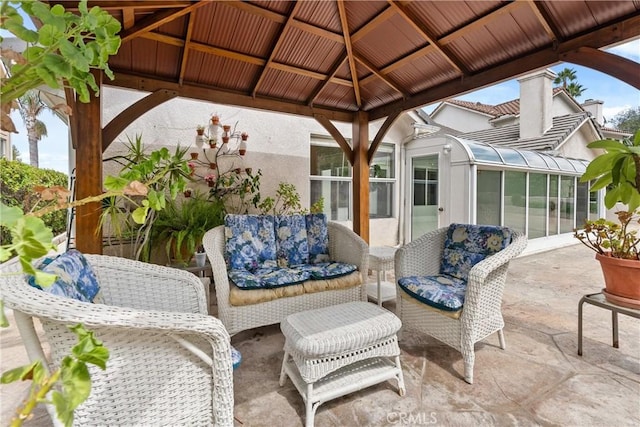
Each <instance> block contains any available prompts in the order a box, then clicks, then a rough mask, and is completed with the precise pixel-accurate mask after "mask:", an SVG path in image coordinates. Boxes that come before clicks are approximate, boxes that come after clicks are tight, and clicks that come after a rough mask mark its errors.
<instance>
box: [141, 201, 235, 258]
mask: <svg viewBox="0 0 640 427" xmlns="http://www.w3.org/2000/svg"><path fill="white" fill-rule="evenodd" d="M221 224H224V205H223V204H222V203H221V202H220V201H218V200H214V201H211V200H208V199H206V198H205V197H204V196H202V195H201V194H198V193H197V192H194V193H193V194H192V195H191V197H190V198H188V199H185V200H183V201H182V202H179V201H176V200H169V201H168V202H167V205H166V207H165V208H164V209H163V210H161V211H159V212H158V216H157V218H156V220H155V222H154V223H153V228H152V231H151V235H152V240H153V241H155V242H158V244H164V247H165V251H166V255H167V259H168V260H169V262H172V263H174V262H175V263H181V264H188V263H189V261H191V258H192V257H193V254H194V253H195V251H196V248H197V247H198V246H199V245H200V244H201V243H202V237H203V236H204V233H206V232H207V231H208V230H209V229H211V228H213V227H215V226H217V225H221Z"/></svg>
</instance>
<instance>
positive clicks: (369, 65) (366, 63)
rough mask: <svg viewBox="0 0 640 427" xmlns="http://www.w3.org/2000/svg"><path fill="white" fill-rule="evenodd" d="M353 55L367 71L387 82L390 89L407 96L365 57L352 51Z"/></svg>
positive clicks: (404, 96)
mask: <svg viewBox="0 0 640 427" xmlns="http://www.w3.org/2000/svg"><path fill="white" fill-rule="evenodd" d="M353 57H354V58H355V59H356V60H357V61H358V62H359V63H361V64H362V65H364V66H365V67H366V68H367V69H368V70H369V71H371V72H372V73H373V74H374V75H376V76H377V77H378V78H379V79H380V80H382V81H383V82H385V83H386V84H387V86H389V87H390V88H391V89H393V90H395V91H396V92H398V93H399V94H400V95H402V97H403V98H406V97H407V94H406V93H405V92H404V91H403V90H402V89H400V87H399V86H398V85H397V84H395V83H394V82H393V81H392V80H391V79H390V78H389V77H387V76H385V75H384V74H383V73H382V72H381V71H380V70H378V69H377V68H376V67H375V66H374V65H373V64H372V63H370V62H369V61H367V60H366V59H365V58H363V57H362V56H360V55H358V54H356V53H354V54H353Z"/></svg>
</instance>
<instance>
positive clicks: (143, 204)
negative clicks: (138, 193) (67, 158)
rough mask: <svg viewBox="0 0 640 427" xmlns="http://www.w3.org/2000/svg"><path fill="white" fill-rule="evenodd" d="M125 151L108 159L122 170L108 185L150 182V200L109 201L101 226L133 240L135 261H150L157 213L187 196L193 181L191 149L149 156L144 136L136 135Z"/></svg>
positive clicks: (120, 197)
mask: <svg viewBox="0 0 640 427" xmlns="http://www.w3.org/2000/svg"><path fill="white" fill-rule="evenodd" d="M125 147H126V148H127V153H126V154H124V155H117V156H113V157H110V158H107V159H105V162H115V163H117V164H119V165H120V166H121V169H120V172H119V175H118V177H107V178H106V179H105V185H107V184H108V185H118V186H121V185H123V184H125V183H126V182H129V181H132V180H140V181H144V182H147V183H148V188H149V192H148V195H147V200H146V201H145V200H142V201H139V200H135V199H134V198H131V197H129V196H128V195H126V194H122V195H118V196H114V197H112V198H110V199H108V200H107V203H106V204H105V206H104V209H103V211H102V215H101V217H100V222H101V225H105V224H109V226H110V230H111V232H112V234H113V235H115V236H116V237H118V238H123V237H130V238H131V240H132V242H133V254H134V258H135V259H138V260H145V261H148V260H149V258H150V251H151V247H150V242H151V239H150V236H151V234H150V233H151V230H152V228H153V224H154V222H155V220H156V211H161V210H162V209H164V208H165V206H166V204H167V199H171V200H173V199H175V198H176V196H177V195H178V194H180V193H182V192H184V190H185V188H186V185H187V183H188V182H189V181H190V180H191V178H190V174H191V170H190V168H189V166H188V164H187V161H186V160H185V158H184V157H185V155H186V153H187V151H188V149H185V148H181V147H179V146H178V147H176V149H175V151H174V152H173V153H170V152H169V150H168V149H167V148H165V147H163V148H161V149H159V150H155V151H153V152H151V153H148V152H147V149H146V147H145V145H144V144H143V142H142V135H136V136H135V139H134V140H131V139H130V138H128V142H127V143H126V144H125ZM141 208H142V209H143V210H140V209H141ZM142 216H143V217H144V221H143V220H142Z"/></svg>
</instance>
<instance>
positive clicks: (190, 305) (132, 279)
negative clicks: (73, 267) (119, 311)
mask: <svg viewBox="0 0 640 427" xmlns="http://www.w3.org/2000/svg"><path fill="white" fill-rule="evenodd" d="M85 257H86V258H87V260H88V261H89V263H90V264H91V266H92V268H93V269H94V271H95V273H96V276H97V278H98V282H99V283H100V293H99V294H98V297H97V300H96V301H97V302H104V303H105V304H108V305H111V306H118V307H130V308H135V309H141V310H160V311H175V312H184V313H201V314H207V313H208V307H207V298H206V295H205V291H204V286H203V284H202V282H201V281H200V280H199V279H198V278H197V277H196V276H195V275H194V274H192V273H189V272H187V271H184V270H180V269H177V268H171V267H165V266H162V265H156V264H149V263H145V262H140V261H133V260H130V259H125V258H120V257H111V256H106V255H90V254H86V255H85Z"/></svg>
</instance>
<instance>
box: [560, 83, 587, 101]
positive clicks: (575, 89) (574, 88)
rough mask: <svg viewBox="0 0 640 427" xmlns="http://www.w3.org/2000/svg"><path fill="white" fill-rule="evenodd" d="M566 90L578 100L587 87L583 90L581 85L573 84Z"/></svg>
mask: <svg viewBox="0 0 640 427" xmlns="http://www.w3.org/2000/svg"><path fill="white" fill-rule="evenodd" d="M565 90H566V91H567V92H569V95H571V96H573V97H574V98H577V97H579V96H580V95H582V92H584V91H585V90H587V88H586V87H584V88H583V87H582V85H581V84H580V83H576V82H571V83H569V84H568V85H567V87H565Z"/></svg>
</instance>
